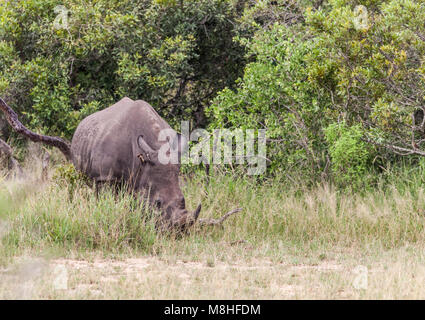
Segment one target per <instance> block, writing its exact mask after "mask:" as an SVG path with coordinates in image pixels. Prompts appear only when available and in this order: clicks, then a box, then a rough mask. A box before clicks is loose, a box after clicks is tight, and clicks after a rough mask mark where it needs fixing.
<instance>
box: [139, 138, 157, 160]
mask: <svg viewBox="0 0 425 320" xmlns="http://www.w3.org/2000/svg"><path fill="white" fill-rule="evenodd" d="M137 145H138V146H139V148H140V154H139V155H138V156H137V157H138V158H139V159H140V161H141V162H142V163H145V162H150V163H153V162H154V159H155V155H156V151H155V150H153V149H152V148H151V147H150V146H149V144H148V143H147V142H146V141H145V139H144V137H143V135H140V136H138V137H137Z"/></svg>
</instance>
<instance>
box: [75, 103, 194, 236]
mask: <svg viewBox="0 0 425 320" xmlns="http://www.w3.org/2000/svg"><path fill="white" fill-rule="evenodd" d="M162 129H171V127H170V126H169V125H168V123H167V122H165V121H164V120H163V119H162V118H161V117H160V116H159V115H158V113H157V112H156V111H155V110H154V109H153V108H152V107H151V106H150V105H149V104H148V103H147V102H145V101H142V100H137V101H133V100H131V99H129V98H124V99H122V100H121V101H119V102H117V103H116V104H114V105H112V106H110V107H109V108H106V109H104V110H101V111H99V112H96V113H94V114H92V115H90V116H88V117H87V118H85V119H84V120H83V121H81V123H80V124H79V126H78V127H77V130H76V131H75V133H74V136H73V139H72V143H71V154H72V162H73V163H74V166H75V167H76V168H77V169H79V170H80V171H82V172H84V173H85V174H86V175H87V176H89V177H90V178H92V179H94V181H95V182H96V185H97V186H98V185H101V184H103V183H108V184H109V183H118V184H121V183H126V184H127V185H128V186H129V187H130V189H132V191H134V192H135V193H136V194H138V195H139V196H140V197H142V198H148V199H149V202H150V204H151V205H152V206H155V207H157V208H159V209H160V210H161V211H162V212H163V215H162V216H163V218H164V219H162V226H164V225H166V226H168V227H179V228H186V227H188V226H190V225H191V224H192V223H193V222H194V221H195V220H196V219H197V217H198V215H199V212H200V209H201V208H200V206H199V207H198V208H197V209H196V210H195V212H193V213H189V212H188V211H187V210H186V207H185V200H184V197H183V193H182V191H181V190H180V187H179V180H178V175H179V170H180V166H179V165H178V164H166V165H164V164H161V163H160V162H159V161H158V150H159V149H160V148H161V146H162V145H163V144H164V143H170V145H171V144H173V147H175V146H176V145H178V144H176V141H180V139H178V138H179V137H180V136H179V135H177V134H176V138H177V139H178V140H176V138H175V139H172V141H170V142H168V141H163V142H161V141H158V135H159V132H160V130H162ZM182 144H183V143H182ZM143 160H144V161H143Z"/></svg>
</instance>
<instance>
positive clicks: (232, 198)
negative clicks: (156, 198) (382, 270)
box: [0, 174, 425, 253]
mask: <svg viewBox="0 0 425 320" xmlns="http://www.w3.org/2000/svg"><path fill="white" fill-rule="evenodd" d="M6 184H7V185H8V186H10V184H11V182H7V183H5V182H3V186H4V185H6ZM182 186H183V191H184V194H185V196H186V200H187V205H188V207H189V208H190V209H193V208H195V206H196V205H197V204H198V203H199V202H202V204H203V210H202V212H201V215H202V216H203V217H218V216H221V215H222V214H223V213H225V212H227V211H228V210H231V209H233V208H235V207H242V208H243V211H242V212H241V213H239V214H237V215H235V216H233V217H231V218H229V219H228V220H227V221H226V222H225V224H224V227H223V228H199V227H196V226H195V227H194V228H193V229H192V230H191V232H190V233H189V234H188V235H186V236H184V237H182V238H175V237H170V236H169V235H164V234H161V233H159V232H157V231H156V230H155V221H154V219H153V216H152V214H150V213H149V211H147V210H145V209H142V208H141V207H140V206H139V205H138V201H137V200H135V199H134V198H132V197H131V196H130V195H128V194H126V193H124V192H120V193H119V194H116V193H115V192H114V191H112V190H108V189H107V190H104V191H103V192H102V193H101V194H100V195H99V197H98V198H96V196H95V193H94V191H93V190H91V189H90V188H88V187H80V188H77V189H75V190H73V193H74V194H73V196H72V197H70V196H69V192H70V191H69V187H68V186H66V185H65V186H63V185H57V184H56V183H54V182H47V183H46V184H44V185H39V186H36V185H33V187H34V188H35V189H37V190H34V188H32V192H33V193H32V194H31V195H30V196H27V197H25V196H21V197H19V196H17V194H19V192H21V193H22V190H24V189H26V188H28V185H27V186H26V187H25V188H15V191H12V192H10V190H9V191H7V192H6V191H5V190H6V189H7V188H6V189H5V188H4V187H3V188H2V191H0V205H1V206H2V208H6V207H7V209H2V210H3V218H2V219H3V220H7V221H8V225H9V228H8V230H9V231H8V233H7V234H5V235H3V238H2V244H3V247H4V248H8V249H9V250H12V251H11V252H14V250H16V249H19V248H21V249H22V248H27V247H49V246H59V247H63V248H66V249H76V250H83V251H84V250H101V251H105V252H122V251H129V250H130V251H140V252H146V253H152V252H153V253H155V252H156V253H158V252H160V251H161V250H163V249H164V248H165V247H170V246H171V247H172V246H174V245H175V243H176V242H179V241H180V242H184V243H186V245H188V246H189V248H190V249H189V250H192V249H194V248H198V249H199V246H201V247H202V245H203V244H205V243H206V242H208V243H210V244H211V243H217V242H220V241H227V242H234V241H240V240H243V241H248V242H249V243H251V244H253V245H260V244H261V243H264V242H265V241H266V242H268V243H270V244H273V243H284V244H286V245H287V246H294V245H295V246H298V247H304V246H312V245H313V246H314V245H319V246H322V247H325V248H326V247H327V248H331V247H333V246H345V247H346V246H357V247H365V246H368V245H370V244H376V245H379V246H381V247H384V248H394V247H398V246H401V245H404V244H406V243H416V242H423V241H424V240H425V232H424V227H425V219H424V218H425V197H424V193H425V191H424V189H423V187H422V186H418V185H415V187H414V188H413V187H412V186H410V187H409V188H406V187H396V186H395V185H393V186H387V187H386V188H385V189H383V188H377V189H376V190H373V191H368V192H366V193H364V194H362V193H356V194H351V193H343V192H340V191H338V190H335V189H334V188H333V187H332V186H330V185H328V184H321V185H317V186H316V187H314V188H305V187H303V186H289V185H288V184H286V183H284V182H276V181H269V182H268V183H267V182H266V183H263V184H261V185H257V184H256V183H255V181H253V180H250V179H248V178H235V177H232V176H226V175H218V176H215V177H213V178H212V179H211V181H210V183H209V185H208V187H205V185H204V178H203V176H202V175H201V174H197V175H194V176H193V177H192V178H190V179H187V180H186V181H184V182H183V183H182ZM9 189H10V188H9ZM7 194H8V196H6V195H7ZM24 194H25V193H24ZM6 198H7V199H6ZM2 199H3V200H2ZM6 200H7V201H6ZM17 202H18V203H17Z"/></svg>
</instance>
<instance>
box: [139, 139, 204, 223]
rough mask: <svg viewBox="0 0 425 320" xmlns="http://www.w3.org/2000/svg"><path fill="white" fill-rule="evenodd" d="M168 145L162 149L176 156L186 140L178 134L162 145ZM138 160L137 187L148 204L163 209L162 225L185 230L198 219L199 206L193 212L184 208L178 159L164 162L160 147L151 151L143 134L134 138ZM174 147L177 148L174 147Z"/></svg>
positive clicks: (179, 153)
mask: <svg viewBox="0 0 425 320" xmlns="http://www.w3.org/2000/svg"><path fill="white" fill-rule="evenodd" d="M164 144H168V145H166V146H165V147H166V148H165V150H168V151H167V152H168V155H170V153H171V152H176V154H177V155H178V157H179V159H180V157H181V154H182V150H183V149H184V148H185V147H186V143H185V142H184V140H183V139H182V138H181V136H180V135H177V134H176V135H175V138H174V139H168V140H166V141H165V142H164V143H163V144H162V145H164ZM137 145H138V152H139V154H138V155H137V156H138V158H139V160H140V166H141V175H140V177H139V181H138V189H139V190H140V191H141V192H142V194H143V195H144V196H145V197H146V196H148V198H149V202H150V205H151V206H152V207H155V208H156V209H159V210H161V212H162V221H161V227H162V228H164V227H166V228H177V229H185V228H187V227H189V226H191V225H192V224H193V223H194V222H195V221H196V220H197V218H198V216H199V213H200V211H201V205H199V206H198V208H197V209H196V210H195V211H193V212H189V211H188V210H187V209H186V203H185V199H184V196H183V193H182V191H181V189H180V186H179V171H180V164H179V161H171V162H168V163H166V161H164V159H162V158H161V155H162V154H161V152H160V151H163V149H161V150H154V149H153V148H152V147H151V146H150V145H149V144H148V143H147V141H146V139H145V137H144V136H143V135H140V136H139V137H138V139H137ZM176 148H177V149H176Z"/></svg>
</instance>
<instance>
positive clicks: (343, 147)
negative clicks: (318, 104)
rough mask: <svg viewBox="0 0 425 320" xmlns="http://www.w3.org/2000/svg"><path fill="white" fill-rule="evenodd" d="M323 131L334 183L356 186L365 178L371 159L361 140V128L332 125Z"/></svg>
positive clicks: (366, 146)
mask: <svg viewBox="0 0 425 320" xmlns="http://www.w3.org/2000/svg"><path fill="white" fill-rule="evenodd" d="M324 131H325V137H326V141H327V142H328V144H329V154H330V157H331V160H332V173H333V176H334V179H335V182H336V183H337V184H339V185H344V186H347V185H350V186H354V187H356V186H358V185H359V184H361V181H362V178H364V177H365V173H366V172H367V165H368V164H369V163H368V162H370V158H371V153H370V150H369V147H368V145H367V144H366V143H365V142H364V141H363V140H362V137H363V130H362V127H361V126H360V125H354V126H351V127H348V126H347V125H346V124H345V123H332V124H330V125H329V126H328V127H327V128H326V129H325V130H324Z"/></svg>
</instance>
